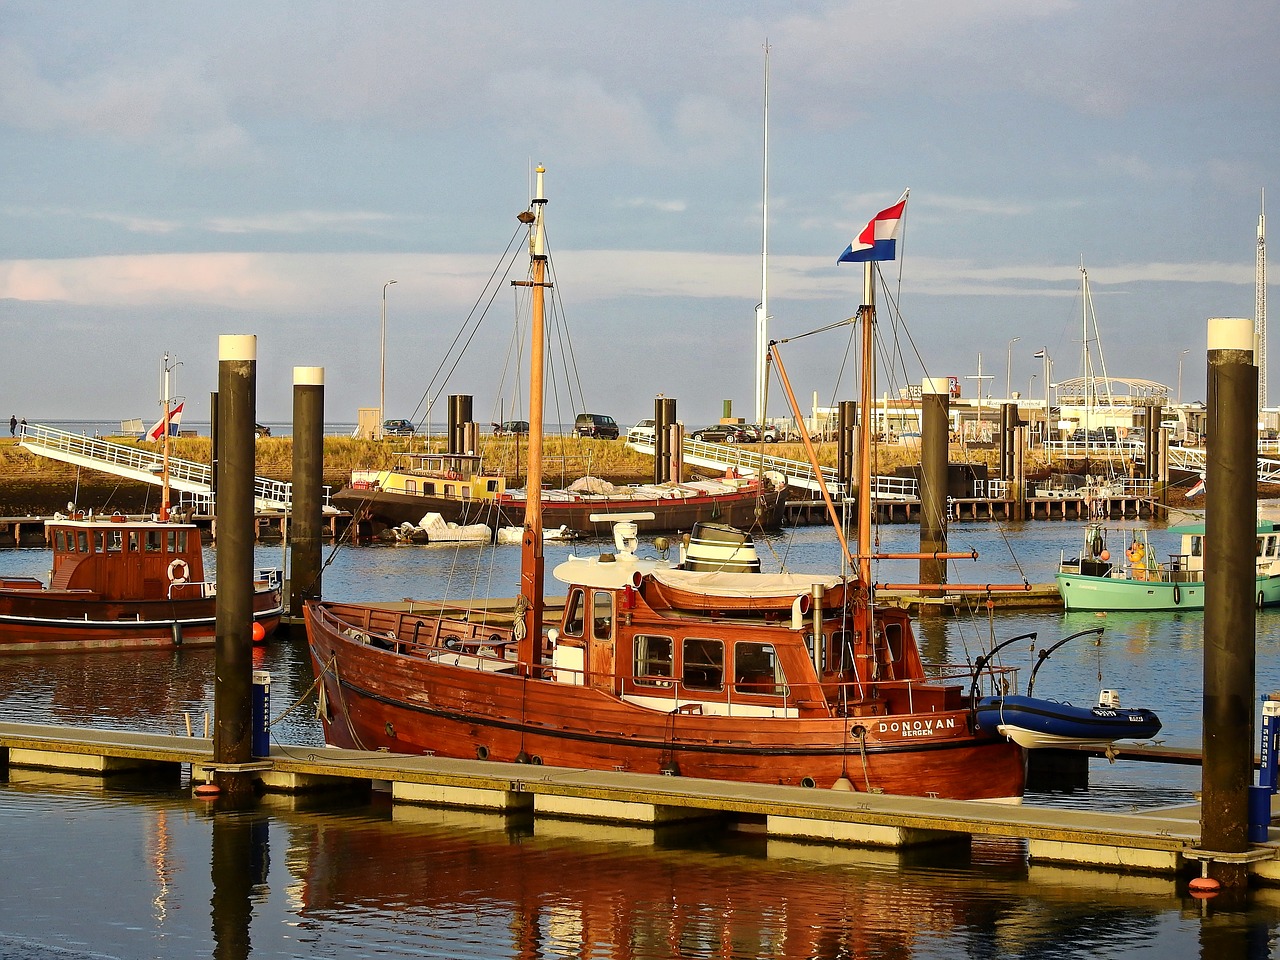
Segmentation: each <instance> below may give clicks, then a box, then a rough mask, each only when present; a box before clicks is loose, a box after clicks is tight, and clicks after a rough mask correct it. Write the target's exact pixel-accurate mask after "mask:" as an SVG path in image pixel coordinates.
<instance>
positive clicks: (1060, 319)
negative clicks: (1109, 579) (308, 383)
mask: <svg viewBox="0 0 1280 960" xmlns="http://www.w3.org/2000/svg"><path fill="white" fill-rule="evenodd" d="M766 43H767V44H768V50H769V53H768V72H769V83H768V99H769V110H768V151H767V157H768V191H767V196H768V244H767V247H768V259H767V263H768V269H767V272H766V271H763V270H762V249H763V247H764V237H763V234H764V231H763V229H762V211H763V199H764V196H765V189H764V179H765V178H764V175H763V160H764V157H765V156H766V151H765V149H764V129H765V124H764V122H763V120H764V92H765V83H764V74H765V47H766ZM1277 50H1280V5H1277V4H1275V3H1273V2H1271V0H1218V2H1215V3H1212V4H1205V3H1202V2H1197V3H1191V2H1186V0H1166V2H1162V3H1160V4H1156V5H1151V4H1143V3H1136V2H1123V0H1079V2H1076V0H1037V2H1035V3H1027V2H1026V0H967V2H965V3H955V2H954V0H894V2H878V0H869V2H859V3H835V2H822V0H811V2H806V3H802V4H795V3H782V2H772V3H765V2H751V0H732V2H728V0H725V2H721V0H700V2H695V3H690V2H660V0H629V2H609V0H594V2H577V0H557V2H556V3H546V4H541V5H539V4H532V3H524V2H505V3H498V4H476V3H473V2H450V0H434V2H431V3H421V2H372V0H371V2H366V3H359V4H353V3H339V2H326V0H315V2H307V3H302V2H274V3H268V4H263V3H259V2H253V3H250V2H240V0H226V2H221V3H217V4H208V3H199V4H197V3H187V2H182V0H154V2H141V0H140V2H113V0H93V2H74V0H67V2H59V3H56V4H54V3H48V2H43V0H37V2H5V0H0V178H2V179H0V223H2V224H3V229H0V335H2V336H3V337H4V343H5V345H6V349H5V351H4V354H5V356H6V358H7V362H6V364H5V370H4V375H3V377H2V378H0V408H3V407H9V408H11V410H5V411H4V412H5V413H6V414H7V413H9V412H13V413H15V414H16V415H17V416H19V417H25V418H27V419H28V420H31V421H32V422H42V421H45V420H63V419H106V420H110V419H115V418H121V419H125V418H132V417H141V418H154V416H155V415H156V414H158V411H159V406H158V398H159V390H160V387H159V370H160V366H161V363H162V357H163V356H164V355H165V354H166V353H167V354H168V355H170V357H171V358H173V360H174V361H179V362H181V366H180V367H178V368H176V369H175V383H176V392H177V393H179V394H182V395H184V396H186V397H188V398H189V400H188V407H187V415H188V416H189V417H191V418H200V417H204V418H207V416H208V403H209V401H208V395H209V392H210V391H211V390H215V389H216V388H217V373H218V360H217V351H218V337H219V335H222V334H255V335H256V336H257V338H258V339H257V350H258V364H257V403H258V418H259V419H260V420H266V421H279V420H288V419H289V417H290V415H291V410H292V382H293V368H294V367H295V366H321V367H324V368H325V384H326V386H325V407H326V419H327V420H330V421H354V420H355V418H356V410H357V409H358V408H360V407H370V406H374V407H376V406H377V405H378V401H379V394H380V391H381V390H382V389H384V388H385V392H386V415H387V416H388V417H401V416H402V417H407V418H410V419H415V420H419V421H420V420H422V418H423V417H424V416H425V414H426V407H425V401H424V397H426V396H427V395H428V394H430V395H432V396H433V397H436V398H437V399H435V400H433V402H434V403H435V404H437V406H436V407H435V408H434V411H433V413H432V417H433V419H434V420H436V421H438V420H440V419H442V418H443V410H444V406H443V403H444V401H443V399H442V398H443V397H445V396H447V395H449V394H467V395H471V396H473V397H474V411H475V418H476V419H477V420H480V421H482V422H483V421H487V420H490V419H508V418H515V417H518V416H520V415H522V414H523V413H524V412H525V411H526V410H527V403H526V401H525V400H524V399H523V398H522V396H521V393H522V390H523V388H520V387H517V386H516V373H515V370H516V367H517V364H516V361H515V360H514V359H513V358H514V357H515V356H516V355H517V353H518V351H517V349H516V346H515V345H516V344H517V342H519V338H520V336H521V335H519V334H517V333H516V330H517V323H516V317H517V306H516V301H515V299H514V297H515V293H514V291H513V288H511V287H509V285H507V283H506V280H504V281H503V282H502V284H500V287H501V289H500V290H499V292H498V293H497V294H496V295H495V296H493V298H492V306H490V307H489V308H488V309H487V310H475V309H473V308H475V307H476V305H477V304H478V303H479V304H482V305H483V304H484V303H488V302H489V300H488V299H487V298H488V297H489V294H487V293H486V292H485V290H486V284H487V283H488V281H489V278H490V276H491V274H492V273H493V271H494V270H495V269H500V268H499V266H498V265H499V264H500V263H502V262H503V257H504V251H507V250H508V244H509V242H510V241H511V239H512V237H513V235H514V233H515V231H516V229H517V227H518V226H519V224H518V223H517V221H516V216H517V214H518V213H519V212H520V211H521V210H523V209H525V208H526V207H527V205H528V200H529V196H530V190H531V185H530V181H531V170H532V169H533V167H534V166H536V165H538V164H542V165H543V166H545V168H546V171H547V172H546V192H547V197H548V204H547V209H546V222H547V236H548V240H549V243H550V247H551V251H552V264H553V269H554V273H555V280H556V287H555V292H554V297H555V306H556V323H557V325H558V326H557V330H558V331H562V332H559V333H557V334H556V337H557V342H559V341H560V339H561V338H563V339H564V341H565V342H568V343H570V344H571V346H572V353H571V363H570V364H567V365H566V366H568V368H569V370H570V373H571V375H572V377H573V378H574V381H575V385H574V387H573V390H579V389H580V394H581V397H582V400H581V402H579V401H578V400H577V399H576V397H574V398H573V399H569V398H570V397H573V393H572V391H570V390H569V389H568V388H566V390H565V391H559V390H557V392H556V394H555V397H554V399H553V400H552V401H550V409H549V418H551V419H556V418H557V417H558V418H559V419H561V420H568V419H571V418H572V416H573V413H575V412H578V411H577V409H576V408H577V407H579V406H581V405H582V404H585V405H586V407H587V408H588V409H590V410H591V411H593V412H600V413H607V414H611V415H613V416H614V417H616V418H617V419H618V420H619V422H621V423H623V424H627V423H630V422H634V421H635V420H637V419H640V418H642V417H646V416H652V415H653V413H652V411H653V400H654V397H655V396H657V395H659V394H662V395H665V396H668V397H675V398H676V399H677V404H678V407H677V410H678V416H679V417H680V418H681V419H683V420H684V421H685V422H686V424H691V425H695V426H696V425H701V424H704V423H710V422H714V421H716V420H718V419H719V417H720V416H721V414H722V412H723V407H724V402H725V401H731V402H732V407H733V413H734V414H735V415H743V416H747V417H748V418H750V417H751V416H752V413H753V399H752V398H753V391H754V377H755V374H754V371H753V362H754V355H755V307H756V304H757V303H759V302H760V300H761V287H762V274H764V275H765V276H767V285H768V304H769V314H770V318H771V319H770V322H769V334H770V336H771V337H774V338H778V339H780V340H788V339H790V338H793V337H797V336H798V335H800V334H803V333H807V332H809V331H812V330H815V329H818V328H821V327H825V326H828V325H830V324H833V323H836V322H838V321H840V320H843V319H845V318H847V317H850V316H852V315H853V314H854V313H855V312H856V311H857V307H858V304H859V302H860V301H861V292H862V271H861V267H859V266H856V265H849V264H841V265H837V264H836V258H837V257H838V255H839V254H840V252H841V251H843V249H844V248H845V246H847V245H848V243H849V242H850V240H851V239H852V237H853V236H854V235H855V234H856V233H857V232H858V231H859V230H860V229H861V228H862V227H863V226H864V225H865V224H866V222H867V221H868V220H869V219H870V218H871V216H872V215H873V214H875V213H876V212H877V211H878V210H880V209H882V208H884V207H887V206H889V205H890V204H892V203H893V202H894V201H896V200H897V199H898V197H899V196H900V195H901V194H902V192H903V190H905V189H907V188H910V191H911V193H910V199H909V201H908V204H907V214H906V219H905V221H904V227H903V231H904V232H903V234H902V236H901V237H900V242H899V258H898V260H896V261H894V262H892V263H886V264H884V265H883V272H884V277H885V280H886V282H887V285H888V286H887V291H886V293H887V297H882V302H881V303H880V313H879V317H880V321H881V324H880V325H881V332H882V339H883V341H884V343H885V344H886V346H885V348H884V349H885V350H886V359H885V360H884V361H883V362H882V364H881V372H880V375H879V380H878V383H877V390H878V392H886V391H890V392H894V391H896V390H897V389H898V388H899V387H901V386H902V385H904V384H907V383H918V382H919V380H920V378H921V377H923V376H957V377H960V378H961V380H962V384H963V389H964V391H965V393H966V395H972V393H973V392H974V391H975V390H976V385H977V384H978V383H979V382H981V383H982V384H983V388H984V392H985V393H986V394H989V395H993V396H1005V395H1006V390H1008V391H1019V392H1021V393H1023V394H1027V393H1028V392H1030V395H1032V396H1043V391H1044V367H1043V362H1042V361H1041V360H1038V359H1035V357H1034V354H1035V353H1036V352H1037V351H1039V350H1041V349H1042V348H1044V349H1047V350H1048V352H1049V355H1050V357H1051V358H1052V360H1053V369H1052V371H1051V373H1050V379H1051V380H1054V381H1056V380H1060V379H1066V378H1069V377H1074V376H1079V375H1080V374H1081V354H1082V339H1083V329H1084V323H1083V313H1084V310H1083V303H1082V297H1081V273H1080V270H1081V265H1082V264H1083V266H1084V267H1085V268H1086V269H1087V271H1088V280H1089V286H1090V293H1091V301H1092V311H1093V316H1094V317H1096V327H1097V334H1098V339H1097V342H1095V343H1093V344H1091V348H1092V349H1093V350H1094V351H1095V355H1096V350H1097V347H1098V345H1099V343H1100V345H1101V351H1102V352H1101V356H1102V357H1103V358H1104V360H1105V364H1106V370H1107V372H1108V373H1109V374H1110V375H1111V376H1115V377H1134V378H1143V379H1149V380H1156V381H1159V382H1161V383H1164V384H1167V385H1168V386H1169V391H1170V394H1171V396H1172V398H1173V399H1175V400H1176V399H1178V393H1179V389H1180V393H1181V398H1182V399H1183V400H1185V401H1191V400H1196V399H1203V397H1204V382H1205V365H1206V359H1205V350H1206V327H1207V322H1206V321H1207V319H1208V318H1210V317H1218V316H1230V317H1253V316H1254V303H1255V289H1254V262H1255V254H1256V247H1257V240H1256V237H1257V224H1258V215H1259V212H1260V210H1261V207H1262V199H1261V198H1262V192H1263V190H1264V189H1266V188H1268V187H1272V188H1275V187H1277V186H1280V183H1278V182H1277V180H1276V176H1275V175H1276V172H1277V164H1278V163H1280V159H1278V157H1277V149H1278V147H1277V145H1280V122H1278V121H1280V97H1278V96H1277V92H1278V91H1280V58H1278V57H1277V56H1276V51H1277ZM1276 195H1277V196H1280V192H1277V194H1276ZM1275 233H1276V236H1277V237H1278V238H1280V227H1277V228H1276V231H1275ZM523 269H524V267H523V266H521V265H520V264H519V263H517V275H520V274H521V273H522V271H523ZM1278 269H1280V268H1278ZM391 279H394V280H396V281H397V282H396V283H395V284H394V285H392V286H385V284H386V283H387V281H389V280H391ZM507 279H510V278H507ZM384 295H385V299H384ZM384 304H385V331H386V347H385V377H384V375H383V373H382V357H383V347H382V336H381V334H382V331H383V329H384V326H383V308H384ZM1273 312H1275V313H1276V315H1277V321H1276V322H1280V304H1278V305H1277V306H1276V307H1275V308H1274V310H1273ZM481 316H482V317H483V320H482V322H479V323H478V324H477V323H476V320H477V319H478V318H479V317H481ZM1091 322H1092V321H1091ZM1273 325H1274V324H1273ZM464 330H465V331H466V332H465V333H462V334H461V335H460V331H464ZM460 336H461V339H462V340H466V341H467V342H468V348H467V350H466V352H465V353H464V354H463V355H462V357H461V359H459V360H457V361H456V362H455V360H454V359H453V353H452V352H451V344H453V343H454V342H455V340H456V339H458V338H459V337H460ZM1092 336H1093V328H1092V327H1090V337H1092ZM895 337H896V339H895ZM1015 338H1016V339H1015ZM1274 339H1275V343H1276V346H1275V347H1274V349H1273V350H1272V353H1273V354H1276V355H1280V333H1276V334H1274ZM848 347H849V330H848V328H847V327H838V328H836V329H834V330H831V331H827V332H825V333H821V334H815V335H814V336H811V337H806V338H804V339H800V340H795V341H794V342H789V343H787V344H785V345H784V346H783V347H782V348H781V349H782V351H783V357H784V362H785V364H786V369H787V373H788V376H789V378H790V380H791V382H792V384H793V386H794V387H795V389H796V392H797V394H798V395H799V397H800V401H801V404H802V405H803V406H806V407H807V406H808V405H809V404H810V403H811V402H812V398H813V397H814V396H815V395H816V396H817V397H818V398H819V402H821V403H822V404H824V405H825V404H828V403H831V402H833V401H834V400H837V399H852V398H854V396H855V393H854V390H855V389H856V387H855V386H854V381H852V380H851V375H850V372H849V368H850V359H849V353H848ZM523 349H527V348H525V347H523V346H521V350H523ZM980 356H981V358H982V359H981V363H982V373H983V375H984V376H986V377H990V378H991V379H987V380H984V381H978V380H975V379H969V378H972V377H976V376H977V374H978V363H979V357H980ZM1095 362H1096V361H1095ZM521 365H522V366H523V365H527V363H522V364H521ZM1268 370H1269V371H1272V370H1275V371H1277V372H1278V373H1280V366H1277V360H1275V359H1272V360H1271V361H1270V362H1269V363H1268ZM444 371H448V372H449V375H448V377H447V379H446V378H445V377H444ZM384 385H385V386H384ZM769 390H770V401H769V413H770V414H771V415H775V414H779V413H783V412H784V409H783V405H782V401H781V392H780V390H779V388H778V384H777V381H774V382H773V383H772V384H771V385H770V387H769ZM1268 400H1269V402H1270V403H1271V404H1272V405H1276V404H1280V381H1278V382H1277V383H1276V385H1275V388H1274V389H1270V390H1269V394H1268ZM500 413H501V415H499V414H500Z"/></svg>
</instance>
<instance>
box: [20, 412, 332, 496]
mask: <svg viewBox="0 0 1280 960" xmlns="http://www.w3.org/2000/svg"><path fill="white" fill-rule="evenodd" d="M18 445H19V446H20V447H22V448H23V449H24V450H29V451H30V452H31V453H34V454H36V455H38V456H41V457H48V458H49V459H50V460H60V461H62V462H63V463H70V464H74V465H75V466H77V467H87V468H89V469H90V470H100V471H101V472H103V473H110V474H112V475H114V476H117V477H126V478H127V479H129V480H136V481H139V482H141V483H150V484H154V485H155V486H160V485H161V483H163V477H162V474H163V472H164V456H163V454H161V453H160V452H158V451H153V450H145V449H142V448H140V447H132V446H128V445H126V444H123V443H111V442H110V441H107V440H101V439H99V438H97V437H86V436H84V435H83V434H79V433H71V432H70V431H69V430H59V429H58V428H57V427H47V426H44V425H43V424H39V423H29V424H27V425H25V426H24V427H23V428H22V437H21V439H20V440H19V442H18ZM169 487H170V488H171V489H173V490H177V491H180V492H181V493H185V494H189V495H190V497H191V498H192V499H194V500H196V501H197V502H201V503H204V504H209V505H211V504H212V503H213V468H212V467H211V466H209V464H207V463H196V462H195V461H193V460H180V459H178V458H176V457H170V458H169ZM326 499H327V498H326ZM253 505H254V509H255V510H257V511H260V512H268V511H272V510H283V511H288V510H289V509H290V508H291V507H292V505H293V484H292V483H288V482H286V481H283V480H271V479H268V478H267V477H255V478H254V481H253Z"/></svg>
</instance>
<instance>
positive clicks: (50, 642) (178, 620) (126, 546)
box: [0, 514, 283, 653]
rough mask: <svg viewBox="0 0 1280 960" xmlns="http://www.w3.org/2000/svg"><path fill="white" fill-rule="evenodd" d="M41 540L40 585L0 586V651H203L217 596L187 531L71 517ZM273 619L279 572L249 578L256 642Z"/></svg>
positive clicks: (16, 581)
mask: <svg viewBox="0 0 1280 960" xmlns="http://www.w3.org/2000/svg"><path fill="white" fill-rule="evenodd" d="M45 532H46V535H47V537H48V538H49V541H50V543H51V544H52V546H53V568H52V572H51V574H50V578H49V582H48V584H45V583H43V582H42V581H40V580H38V579H36V578H34V577H2V578H0V653H44V652H61V651H81V650H131V649H140V648H148V647H156V648H162V647H182V646H194V645H197V644H211V643H213V641H214V637H215V630H216V625H217V624H216V615H215V602H216V594H217V588H216V584H215V583H214V582H212V581H206V580H205V577H204V552H203V549H202V545H201V536H200V529H199V528H198V527H197V526H195V524H191V523H177V522H167V521H162V520H158V519H155V520H152V519H136V518H128V517H124V516H121V515H119V514H115V515H112V516H98V517H92V516H84V515H81V514H73V515H72V516H70V517H65V518H64V517H55V518H54V519H52V520H49V521H46V523H45ZM282 612H283V607H282V601H281V589H280V578H279V572H278V571H275V570H262V571H258V573H257V576H256V578H255V582H254V597H253V616H254V622H255V624H258V625H260V626H261V627H262V630H261V637H259V639H262V638H265V637H267V636H269V635H270V634H271V633H272V631H274V630H275V629H276V627H277V625H278V624H279V623H280V616H281V614H282ZM254 633H255V637H258V633H259V631H257V630H255V632H254Z"/></svg>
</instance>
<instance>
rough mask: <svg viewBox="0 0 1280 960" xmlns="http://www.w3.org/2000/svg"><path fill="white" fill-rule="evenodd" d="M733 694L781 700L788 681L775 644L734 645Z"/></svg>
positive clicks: (746, 642) (742, 642)
mask: <svg viewBox="0 0 1280 960" xmlns="http://www.w3.org/2000/svg"><path fill="white" fill-rule="evenodd" d="M733 680H734V683H733V690H734V692H735V693H748V694H751V695H752V696H763V697H780V696H782V695H783V694H785V693H786V677H785V676H784V675H783V673H782V664H780V663H778V655H777V652H776V651H775V650H774V649H773V644H772V643H755V642H753V641H746V640H744V641H740V642H739V643H735V644H734V645H733Z"/></svg>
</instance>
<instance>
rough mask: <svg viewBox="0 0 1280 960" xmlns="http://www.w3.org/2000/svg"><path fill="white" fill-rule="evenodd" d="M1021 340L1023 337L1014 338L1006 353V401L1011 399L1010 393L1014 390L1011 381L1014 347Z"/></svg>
mask: <svg viewBox="0 0 1280 960" xmlns="http://www.w3.org/2000/svg"><path fill="white" fill-rule="evenodd" d="M1021 339H1022V338H1021V337H1014V338H1013V339H1012V340H1010V341H1009V346H1008V348H1007V349H1006V350H1005V353H1004V397H1005V399H1006V400H1008V399H1009V391H1010V390H1011V389H1013V387H1012V379H1011V378H1012V376H1013V345H1014V344H1015V343H1017V342H1018V341H1019V340H1021Z"/></svg>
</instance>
